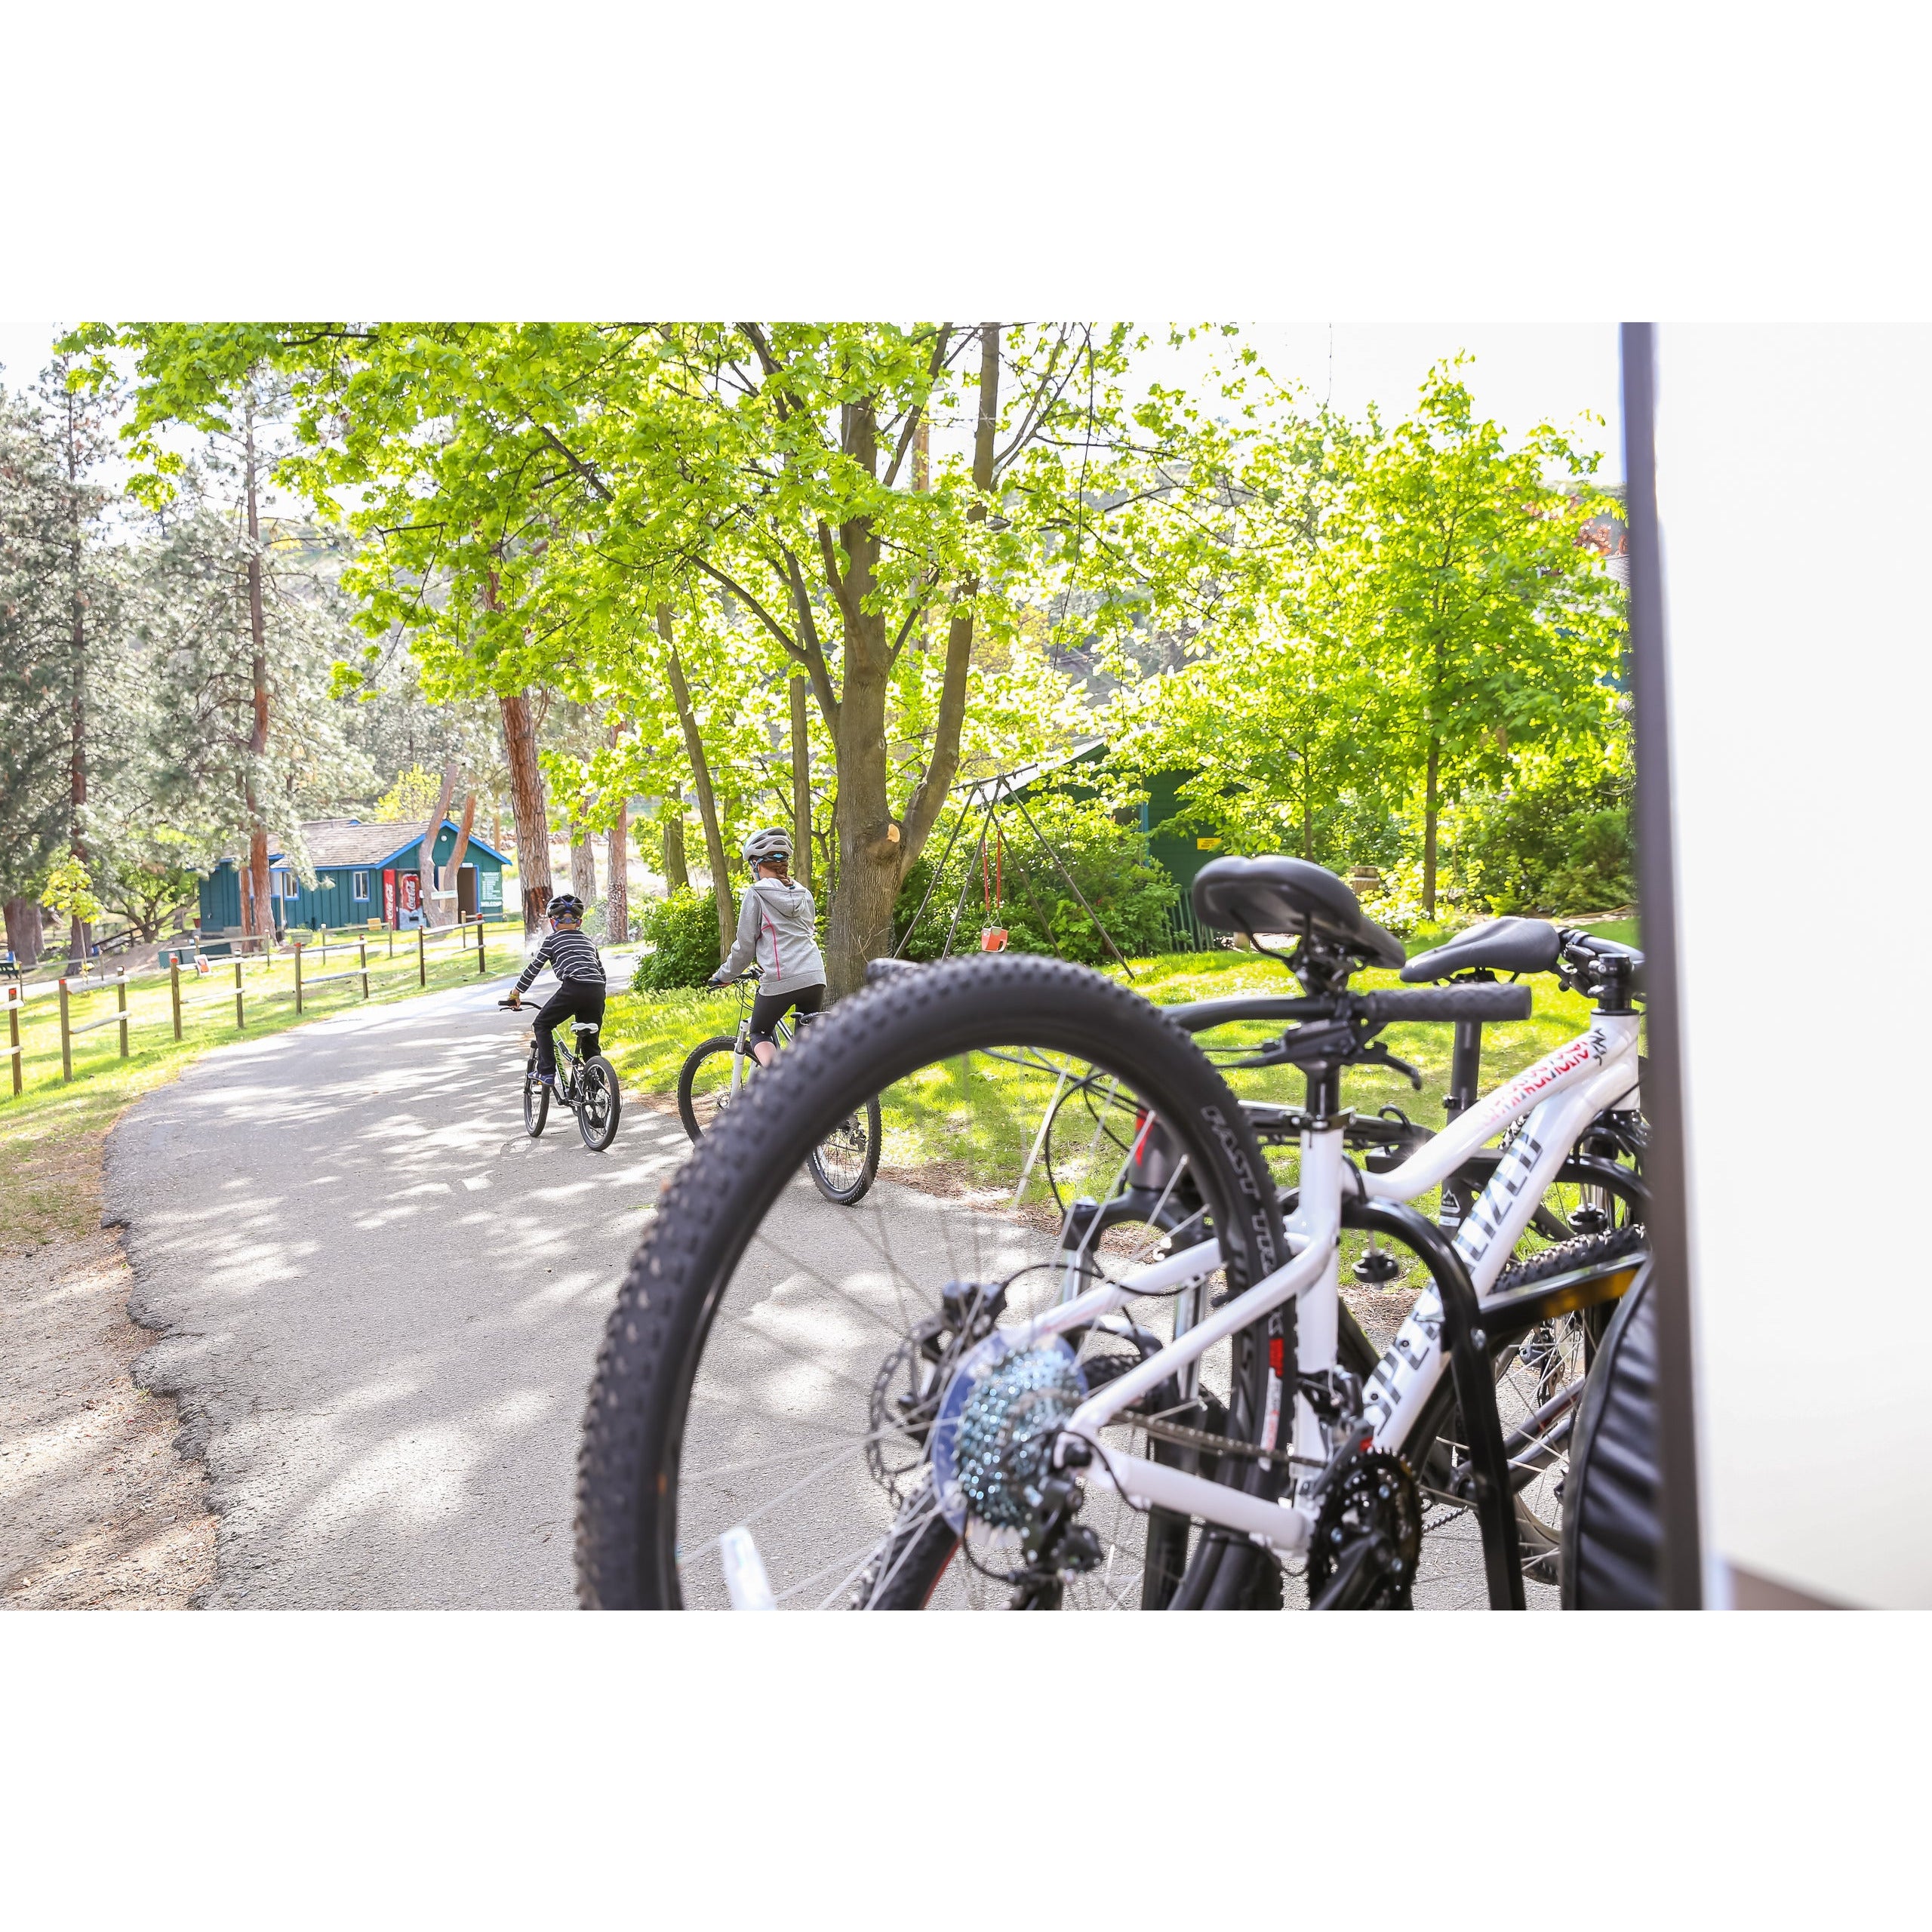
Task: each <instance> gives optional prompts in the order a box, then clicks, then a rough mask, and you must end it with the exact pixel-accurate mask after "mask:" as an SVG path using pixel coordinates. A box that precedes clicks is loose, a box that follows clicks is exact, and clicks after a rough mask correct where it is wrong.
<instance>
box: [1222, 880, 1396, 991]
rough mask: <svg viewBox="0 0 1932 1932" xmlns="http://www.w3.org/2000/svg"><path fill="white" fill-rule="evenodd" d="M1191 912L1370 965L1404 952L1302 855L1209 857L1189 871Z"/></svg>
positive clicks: (1387, 962)
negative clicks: (1314, 943)
mask: <svg viewBox="0 0 1932 1932" xmlns="http://www.w3.org/2000/svg"><path fill="white" fill-rule="evenodd" d="M1192 897H1193V900H1194V912H1195V917H1196V918H1198V919H1199V920H1200V921H1201V924H1203V925H1206V926H1214V927H1216V928H1218V929H1219V930H1220V931H1223V932H1245V933H1306V934H1308V935H1309V936H1310V937H1312V938H1314V939H1315V940H1321V941H1325V942H1326V943H1327V944H1328V945H1330V946H1334V947H1337V948H1338V949H1340V951H1342V952H1346V953H1349V954H1352V955H1353V956H1354V957H1355V958H1358V959H1360V960H1361V961H1363V962H1364V964H1367V965H1370V966H1399V965H1401V963H1402V961H1404V959H1405V958H1407V954H1406V953H1405V952H1404V950H1403V947H1402V942H1401V940H1398V939H1397V938H1396V937H1395V935H1394V934H1392V933H1386V932H1384V931H1383V930H1382V928H1380V926H1378V925H1377V924H1376V923H1375V921H1374V920H1373V919H1371V918H1370V917H1369V916H1368V915H1367V913H1366V912H1364V911H1363V910H1362V909H1361V901H1360V900H1358V899H1357V898H1356V897H1355V894H1354V893H1353V892H1352V891H1350V890H1349V886H1348V884H1347V883H1346V881H1344V880H1342V879H1339V878H1337V877H1336V876H1335V875H1334V873H1333V872H1330V871H1328V870H1327V869H1326V868H1325V867H1324V866H1317V865H1313V864H1311V863H1309V861H1308V860H1306V859H1290V858H1284V857H1277V858H1268V859H1213V860H1209V862H1208V863H1207V864H1206V865H1204V866H1202V867H1201V869H1200V871H1199V872H1196V873H1195V875H1194V889H1193V894H1192Z"/></svg>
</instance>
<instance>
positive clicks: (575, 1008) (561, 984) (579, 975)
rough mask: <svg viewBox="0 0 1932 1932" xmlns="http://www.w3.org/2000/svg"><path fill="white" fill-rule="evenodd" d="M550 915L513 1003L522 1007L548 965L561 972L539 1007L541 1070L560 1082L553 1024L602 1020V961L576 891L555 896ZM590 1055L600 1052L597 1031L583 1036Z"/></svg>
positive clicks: (547, 1080) (546, 1080) (546, 1078)
mask: <svg viewBox="0 0 1932 1932" xmlns="http://www.w3.org/2000/svg"><path fill="white" fill-rule="evenodd" d="M547 916H548V917H549V921H550V930H549V934H547V935H546V937H545V939H544V941H543V944H542V945H541V946H539V947H538V948H537V950H536V951H535V952H533V953H532V954H531V955H530V964H528V966H526V967H525V968H524V969H523V973H522V976H521V977H520V978H519V979H518V981H517V983H516V985H515V987H514V988H513V989H512V991H511V993H510V998H509V1003H510V1004H511V1005H512V1006H520V1005H521V1004H522V1003H523V995H524V992H525V989H527V988H528V986H529V985H530V983H531V980H534V979H535V978H536V977H537V974H539V973H540V972H542V971H543V969H544V968H545V967H546V966H547V967H549V968H550V970H551V971H552V972H553V973H555V974H556V976H557V990H556V991H555V992H554V993H552V995H550V997H549V998H548V999H547V1000H546V1001H544V1002H543V1005H542V1006H540V1008H538V1009H537V1076H538V1078H540V1079H541V1080H542V1081H543V1084H544V1085H545V1086H546V1087H554V1086H555V1085H556V1084H557V1049H556V1045H555V1042H554V1041H552V1039H551V1038H550V1033H551V1029H552V1028H554V1027H557V1026H561V1025H562V1024H563V1023H564V1022H565V1020H589V1022H590V1023H591V1024H592V1026H602V1025H603V1023H604V961H602V959H601V958H599V957H598V952H597V948H596V946H595V945H594V944H593V943H592V941H591V940H589V938H587V937H586V936H585V934H584V930H583V900H581V899H580V898H578V897H577V894H575V893H574V892H560V893H558V895H557V896H556V897H555V898H554V899H553V900H551V901H550V903H549V909H548V913H547ZM584 1045H585V1052H586V1055H588V1054H593V1053H595V1052H596V1051H597V1036H596V1035H595V1034H594V1033H593V1034H592V1035H590V1037H589V1038H588V1039H587V1040H586V1041H585V1043H584Z"/></svg>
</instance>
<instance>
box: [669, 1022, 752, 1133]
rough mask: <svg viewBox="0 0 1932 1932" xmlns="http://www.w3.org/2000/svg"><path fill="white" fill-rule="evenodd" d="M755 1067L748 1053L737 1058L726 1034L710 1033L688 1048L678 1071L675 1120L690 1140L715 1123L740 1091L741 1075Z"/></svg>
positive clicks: (734, 1045)
mask: <svg viewBox="0 0 1932 1932" xmlns="http://www.w3.org/2000/svg"><path fill="white" fill-rule="evenodd" d="M755 1064H756V1063H755V1061H754V1060H752V1057H751V1055H750V1054H743V1055H740V1053H739V1051H738V1042H737V1038H736V1036H735V1035H732V1034H730V1033H714V1034H712V1036H711V1038H709V1039H708V1040H701V1041H699V1042H698V1044H697V1045H696V1046H694V1048H692V1049H691V1051H690V1053H689V1054H687V1055H686V1056H685V1063H684V1065H683V1066H681V1068H679V1069H678V1118H679V1119H680V1120H681V1121H683V1122H684V1124H685V1132H686V1133H687V1134H689V1135H690V1136H691V1138H692V1140H697V1139H698V1138H699V1137H700V1136H701V1135H703V1134H708V1133H709V1131H711V1129H712V1127H713V1126H715V1124H716V1123H717V1121H718V1116H719V1115H721V1114H722V1113H723V1112H725V1110H726V1109H728V1108H729V1107H730V1106H731V1103H732V1102H733V1101H734V1100H735V1099H736V1098H737V1096H738V1094H740V1093H741V1092H743V1089H744V1081H745V1075H746V1073H747V1072H749V1071H750V1069H752V1066H755Z"/></svg>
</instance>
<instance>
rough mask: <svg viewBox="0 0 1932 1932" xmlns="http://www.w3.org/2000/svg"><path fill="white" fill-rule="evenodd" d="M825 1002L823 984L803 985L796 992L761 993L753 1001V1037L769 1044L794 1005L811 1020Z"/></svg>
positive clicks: (801, 1015) (801, 1014)
mask: <svg viewBox="0 0 1932 1932" xmlns="http://www.w3.org/2000/svg"><path fill="white" fill-rule="evenodd" d="M823 1004H825V989H824V987H823V986H801V987H800V988H799V989H798V991H797V992H795V993H760V994H759V995H758V997H757V998H755V1000H753V1001H752V1031H751V1037H752V1038H753V1039H754V1040H763V1041H766V1042H767V1043H768V1044H769V1043H770V1041H771V1036H772V1034H773V1032H774V1031H775V1030H776V1029H777V1025H778V1023H779V1021H780V1020H783V1018H784V1017H785V1016H786V1014H787V1013H788V1012H789V1011H790V1010H791V1009H792V1008H793V1007H796V1008H798V1012H799V1014H800V1017H801V1018H804V1019H807V1020H809V1019H810V1018H811V1016H812V1015H813V1014H814V1013H816V1012H817V1011H818V1010H819V1008H820V1007H821V1006H823Z"/></svg>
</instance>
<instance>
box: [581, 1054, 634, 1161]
mask: <svg viewBox="0 0 1932 1932" xmlns="http://www.w3.org/2000/svg"><path fill="white" fill-rule="evenodd" d="M599 1087H601V1088H602V1089H603V1090H604V1091H605V1092H607V1093H608V1094H609V1095H610V1101H611V1104H610V1108H609V1111H608V1112H604V1111H603V1110H601V1109H597V1108H595V1106H594V1105H593V1103H592V1098H591V1097H592V1094H594V1093H595V1091H597V1090H598V1088H599ZM577 1091H578V1094H580V1099H579V1100H578V1102H577V1132H578V1133H579V1134H580V1135H582V1136H583V1144H584V1145H585V1146H586V1147H588V1148H589V1149H590V1151H591V1152H592V1153H593V1154H601V1153H602V1152H603V1151H604V1150H605V1148H607V1147H608V1146H610V1144H611V1142H612V1141H614V1140H616V1139H617V1122H618V1121H619V1119H620V1118H621V1117H622V1115H623V1110H624V1103H623V1094H621V1092H620V1091H619V1088H618V1086H617V1069H616V1068H615V1067H614V1066H612V1065H611V1063H610V1062H609V1061H608V1060H606V1059H605V1057H604V1056H603V1055H602V1054H592V1055H591V1056H590V1057H589V1059H588V1060H584V1061H583V1062H582V1063H580V1065H579V1066H578V1068H577Z"/></svg>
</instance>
